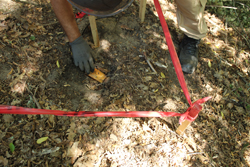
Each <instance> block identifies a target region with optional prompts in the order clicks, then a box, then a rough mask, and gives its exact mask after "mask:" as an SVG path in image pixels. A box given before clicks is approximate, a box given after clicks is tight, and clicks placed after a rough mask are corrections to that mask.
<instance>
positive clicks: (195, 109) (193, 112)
mask: <svg viewBox="0 0 250 167" xmlns="http://www.w3.org/2000/svg"><path fill="white" fill-rule="evenodd" d="M154 4H155V8H156V11H157V13H158V16H159V19H160V22H161V26H162V29H163V32H164V35H165V38H166V42H167V45H168V49H169V53H170V56H171V59H172V62H173V65H174V68H175V72H176V75H177V77H178V80H179V83H180V85H181V88H182V90H183V92H184V95H185V96H186V99H187V101H188V103H189V105H190V107H189V108H188V109H187V111H186V112H185V113H184V114H183V115H182V116H181V117H180V120H179V123H182V122H183V121H184V120H189V121H191V122H192V121H194V120H195V119H196V118H197V116H198V114H199V112H200V111H201V109H202V107H201V106H200V104H201V103H204V102H206V101H207V100H209V99H211V97H205V98H203V99H200V100H198V101H196V102H194V103H193V104H192V102H191V98H190V96H189V93H188V88H187V85H186V82H185V79H184V76H183V72H182V69H181V64H180V61H179V58H178V56H177V53H176V51H175V47H174V44H173V41H172V39H171V35H170V32H169V29H168V25H167V23H166V21H165V18H164V16H163V13H162V10H161V6H160V3H159V1H158V0H154Z"/></svg>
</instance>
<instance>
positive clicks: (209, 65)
mask: <svg viewBox="0 0 250 167" xmlns="http://www.w3.org/2000/svg"><path fill="white" fill-rule="evenodd" d="M211 66H212V64H211V61H210V60H208V67H210V68H211Z"/></svg>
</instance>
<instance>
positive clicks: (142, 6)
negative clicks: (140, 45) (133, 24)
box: [139, 0, 147, 23]
mask: <svg viewBox="0 0 250 167" xmlns="http://www.w3.org/2000/svg"><path fill="white" fill-rule="evenodd" d="M146 3H147V0H140V11H139V17H140V19H141V23H142V22H144V19H145V12H146Z"/></svg>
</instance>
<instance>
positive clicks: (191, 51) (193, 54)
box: [179, 35, 200, 74]
mask: <svg viewBox="0 0 250 167" xmlns="http://www.w3.org/2000/svg"><path fill="white" fill-rule="evenodd" d="M199 43H200V40H197V39H193V38H189V37H188V36H186V35H185V36H184V38H183V39H182V41H181V43H180V51H179V60H180V63H181V68H182V71H183V72H184V73H188V74H192V73H193V72H194V71H195V68H196V67H197V64H198V44H199Z"/></svg>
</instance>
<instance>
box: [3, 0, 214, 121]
mask: <svg viewBox="0 0 250 167" xmlns="http://www.w3.org/2000/svg"><path fill="white" fill-rule="evenodd" d="M154 3H155V8H156V11H157V13H158V15H159V18H160V22H161V26H162V29H163V32H164V35H165V38H166V42H167V45H168V48H169V53H170V56H171V59H172V62H173V65H174V68H175V72H176V74H177V77H178V80H179V83H180V85H181V88H182V90H183V92H184V95H185V97H186V99H187V101H188V103H189V105H190V107H189V108H188V109H187V111H186V112H185V113H183V114H180V113H175V112H156V111H128V112H126V111H98V112H97V111H79V112H72V111H70V112H66V111H60V110H46V109H33V108H23V107H16V106H4V105H0V113H1V114H47V115H57V116H78V117H174V116H180V119H179V123H180V124H181V123H182V122H183V121H184V120H188V121H190V122H192V121H194V120H195V119H196V118H197V116H198V114H199V112H200V111H201V110H202V107H201V104H202V103H204V102H206V101H208V100H209V99H211V98H212V97H205V98H203V99H199V100H197V101H196V102H194V103H192V102H191V99H190V96H189V92H188V89H187V85H186V82H185V79H184V75H183V72H182V69H181V64H180V61H179V59H178V56H177V53H176V51H175V48H174V44H173V41H172V39H171V35H170V32H169V29H168V26H167V23H166V21H165V18H164V16H163V13H162V10H161V6H160V4H159V1H158V0H154ZM84 15H85V13H83V12H81V13H78V14H77V16H76V18H82V17H83V16H84Z"/></svg>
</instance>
